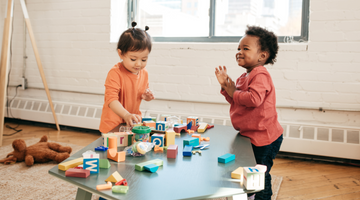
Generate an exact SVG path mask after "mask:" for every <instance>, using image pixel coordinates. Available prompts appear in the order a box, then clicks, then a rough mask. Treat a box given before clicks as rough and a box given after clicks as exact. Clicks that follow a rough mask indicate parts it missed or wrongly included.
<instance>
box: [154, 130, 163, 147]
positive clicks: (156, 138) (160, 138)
mask: <svg viewBox="0 0 360 200" xmlns="http://www.w3.org/2000/svg"><path fill="white" fill-rule="evenodd" d="M164 136H165V135H164V134H156V133H155V134H153V135H152V136H151V142H152V143H155V145H159V147H163V146H165V145H164Z"/></svg>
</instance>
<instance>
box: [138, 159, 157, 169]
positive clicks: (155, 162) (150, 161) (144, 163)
mask: <svg viewBox="0 0 360 200" xmlns="http://www.w3.org/2000/svg"><path fill="white" fill-rule="evenodd" d="M150 164H154V165H157V166H159V167H160V166H162V165H163V161H162V160H160V159H154V160H149V161H146V162H142V163H139V164H136V165H135V170H138V171H144V166H146V165H150Z"/></svg>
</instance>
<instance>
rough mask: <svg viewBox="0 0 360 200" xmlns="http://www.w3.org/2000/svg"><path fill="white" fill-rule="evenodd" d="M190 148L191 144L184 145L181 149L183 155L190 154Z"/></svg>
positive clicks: (191, 147)
mask: <svg viewBox="0 0 360 200" xmlns="http://www.w3.org/2000/svg"><path fill="white" fill-rule="evenodd" d="M192 149H193V146H191V145H185V147H184V149H183V156H191V151H192Z"/></svg>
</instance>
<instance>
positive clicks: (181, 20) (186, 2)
mask: <svg viewBox="0 0 360 200" xmlns="http://www.w3.org/2000/svg"><path fill="white" fill-rule="evenodd" d="M209 6H210V1H207V0H139V1H138V7H139V10H138V12H137V16H136V20H137V21H138V25H139V26H138V27H140V28H142V29H144V28H145V26H149V27H150V30H149V33H150V35H151V36H152V37H199V36H208V35H209Z"/></svg>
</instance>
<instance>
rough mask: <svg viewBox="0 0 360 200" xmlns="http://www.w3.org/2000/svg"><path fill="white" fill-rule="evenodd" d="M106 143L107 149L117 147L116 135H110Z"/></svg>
mask: <svg viewBox="0 0 360 200" xmlns="http://www.w3.org/2000/svg"><path fill="white" fill-rule="evenodd" d="M108 142H109V143H108V145H109V149H117V136H116V135H115V136H110V137H108Z"/></svg>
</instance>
